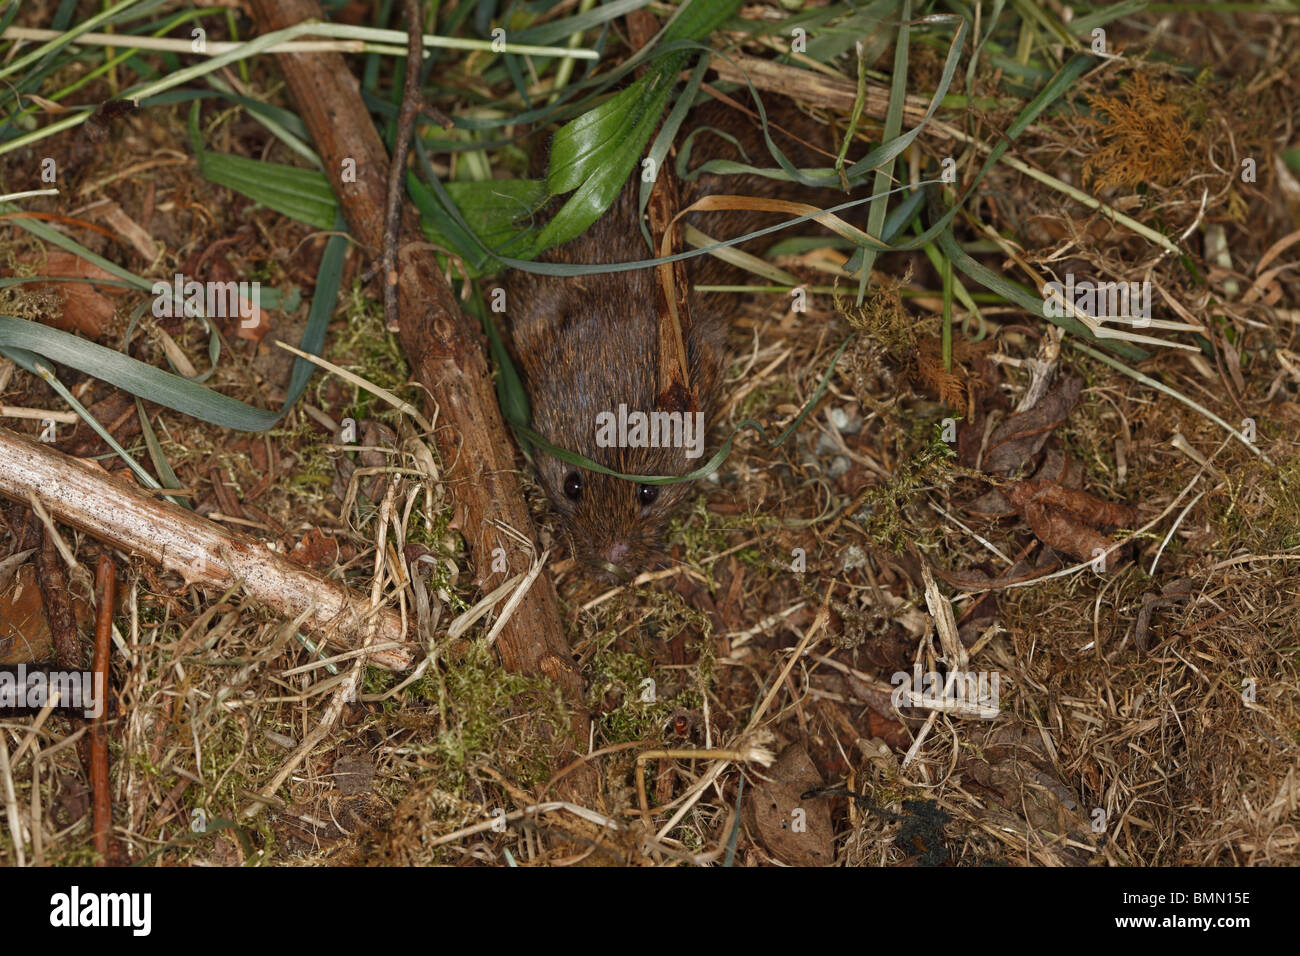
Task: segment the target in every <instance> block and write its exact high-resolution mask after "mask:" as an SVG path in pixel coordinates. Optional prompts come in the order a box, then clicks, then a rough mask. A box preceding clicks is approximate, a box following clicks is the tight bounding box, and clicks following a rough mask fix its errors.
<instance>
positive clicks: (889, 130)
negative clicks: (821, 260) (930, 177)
mask: <svg viewBox="0 0 1300 956" xmlns="http://www.w3.org/2000/svg"><path fill="white" fill-rule="evenodd" d="M902 16H903V21H902V23H900V24H899V25H898V40H897V42H896V44H895V46H894V75H893V77H892V78H891V79H890V82H889V106H888V108H887V109H886V111H885V126H884V129H883V131H882V132H881V134H880V140H881V144H882V145H883V144H885V143H888V142H890V141H891V140H895V139H898V138H899V135H900V134H901V133H902V131H903V104H904V102H905V100H906V97H907V45H908V42H909V38H910V36H911V34H910V32H909V24H908V21H910V20H911V19H912V0H903V14H902ZM893 179H894V157H892V156H891V157H889V158H888V159H886V160H885V161H884V162H883V163H881V164H880V166H879V167H878V168H877V169H876V183H875V186H874V188H873V189H872V192H874V193H875V194H876V198H875V199H873V200H872V202H871V208H870V210H869V211H868V213H867V232H869V233H871V234H872V235H873V236H878V235H880V232H881V227H882V226H884V224H885V213H886V212H887V211H888V209H887V206H888V200H887V199H886V198H885V197H884V196H883V195H881V193H883V192H884V191H885V190H886V189H888V188H889V185H890V183H891V182H893ZM875 261H876V250H874V249H866V248H864V249H863V250H862V256H861V270H862V271H861V273H860V278H859V279H858V305H862V300H863V299H864V298H865V297H866V294H867V283H868V282H869V281H870V279H871V267H872V265H874V264H875Z"/></svg>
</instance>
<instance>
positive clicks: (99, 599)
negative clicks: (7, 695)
mask: <svg viewBox="0 0 1300 956" xmlns="http://www.w3.org/2000/svg"><path fill="white" fill-rule="evenodd" d="M95 594H96V596H95V657H94V665H93V667H94V685H93V686H94V688H95V694H96V703H97V704H98V706H99V713H98V714H96V715H95V717H94V718H92V722H91V725H90V792H91V795H92V800H93V807H94V818H93V819H94V833H95V852H96V853H97V854H98V855H99V865H100V866H104V865H106V864H107V863H108V845H109V836H110V835H111V832H112V829H113V801H112V793H111V791H110V790H109V786H108V662H109V654H110V652H111V650H112V636H113V605H114V603H115V602H116V599H117V578H116V576H115V575H114V573H113V558H112V556H111V555H109V554H108V552H107V551H105V552H104V553H103V554H101V555H100V556H99V564H98V565H97V566H96V567H95Z"/></svg>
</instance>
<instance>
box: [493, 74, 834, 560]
mask: <svg viewBox="0 0 1300 956" xmlns="http://www.w3.org/2000/svg"><path fill="white" fill-rule="evenodd" d="M764 105H765V107H766V109H767V114H768V119H769V123H773V122H775V123H776V124H778V125H780V126H781V127H784V128H785V129H787V130H790V131H791V132H793V133H794V134H795V137H798V138H791V137H790V136H783V135H781V134H779V133H777V132H773V139H774V140H775V141H776V142H777V144H778V145H779V146H780V147H781V149H782V151H783V152H785V154H786V155H787V156H789V157H790V159H791V160H792V161H793V162H794V163H795V165H796V166H801V167H807V166H821V167H825V166H828V165H830V160H829V159H828V158H827V156H826V155H824V154H818V153H815V152H814V151H812V150H810V149H808V148H807V147H806V146H804V145H803V144H802V143H800V142H799V139H802V140H804V141H806V142H807V143H811V144H814V145H816V146H819V147H821V148H822V149H830V150H832V151H833V149H834V144H832V143H830V142H829V141H828V138H829V132H828V130H826V129H825V128H824V127H823V126H821V125H820V124H818V123H816V122H815V121H813V120H811V119H810V118H808V117H806V116H804V115H803V114H802V113H800V112H799V111H798V110H797V109H796V108H795V107H794V106H793V104H792V103H790V102H789V101H786V100H783V99H781V98H780V97H775V96H767V97H765V98H764ZM700 126H711V127H715V128H719V129H723V130H725V131H726V132H727V133H728V134H730V135H731V136H733V137H735V138H736V140H737V141H738V142H739V143H740V145H741V146H742V147H743V148H744V151H745V154H746V155H747V157H748V159H747V160H746V155H742V154H741V153H740V152H739V150H737V148H736V146H735V145H733V144H732V143H730V142H728V141H727V140H726V139H725V138H724V137H722V136H719V135H717V134H715V133H712V132H708V131H704V132H701V133H699V134H698V135H697V136H696V137H695V139H694V143H693V147H692V150H691V156H690V165H691V168H695V167H698V166H699V165H701V164H702V163H703V162H705V161H706V160H708V159H713V158H726V159H735V160H738V161H741V162H745V161H748V162H749V163H750V164H751V165H754V166H760V167H764V166H774V165H775V163H774V162H773V161H772V159H771V156H770V154H769V152H768V150H767V148H766V145H765V144H764V142H763V137H762V130H761V128H760V125H759V123H758V120H757V119H754V118H752V117H749V116H747V115H746V114H744V113H742V112H740V111H739V110H736V109H734V108H731V107H728V106H725V105H723V104H720V103H716V102H712V103H709V104H706V105H702V106H700V107H698V108H696V109H695V110H694V111H693V112H692V114H691V115H690V116H688V118H687V122H686V124H685V126H684V131H685V130H689V129H693V128H696V127H700ZM677 141H678V143H680V142H681V141H682V136H681V135H679V137H678V140H677ZM638 168H639V167H638ZM639 185H640V177H639V176H637V175H633V176H632V177H631V178H630V180H629V182H628V184H627V185H626V186H625V187H624V189H623V191H622V192H621V193H620V195H619V197H618V199H617V200H616V201H615V203H614V205H613V206H611V207H610V209H609V210H608V211H607V212H606V213H605V215H604V216H603V217H601V219H600V220H598V221H597V222H596V223H595V224H594V225H593V226H592V227H591V228H590V229H588V230H587V232H586V233H584V234H583V235H582V236H580V237H578V238H577V239H574V240H573V241H572V242H569V243H566V244H565V245H563V246H560V247H557V248H556V249H554V250H552V251H551V252H550V253H548V254H547V255H546V256H544V257H543V258H544V259H545V261H549V262H567V263H612V262H630V261H638V260H645V259H649V258H652V255H651V254H650V252H649V249H648V248H647V245H646V242H645V239H644V237H643V235H642V233H641V229H640V227H639V225H638V223H637V197H638V190H639ZM811 192H812V191H810V190H806V189H801V188H800V187H792V186H790V185H789V184H781V183H778V182H776V181H774V180H771V179H766V178H764V177H758V176H707V175H705V176H701V177H699V179H698V180H697V181H695V182H685V183H681V184H680V190H679V193H680V196H679V208H681V209H684V208H686V207H687V206H688V205H690V204H691V203H693V202H694V201H696V200H697V199H699V198H700V197H702V196H705V195H710V194H717V193H727V194H737V195H748V196H757V197H774V196H775V197H779V198H806V199H807V200H808V201H810V202H814V203H818V204H820V205H822V206H825V205H829V204H831V203H833V202H835V201H837V199H838V201H843V200H844V199H845V198H847V197H845V196H843V194H839V195H838V196H837V195H836V194H835V193H832V192H830V191H827V190H821V191H817V193H816V194H815V195H809V194H810V193H811ZM785 218H789V217H788V216H786V217H785ZM781 219H782V216H781V214H775V213H743V212H725V213H723V212H714V213H692V214H690V215H689V216H688V217H687V221H689V222H691V223H692V224H693V225H695V226H697V228H699V229H701V230H703V231H704V232H705V233H707V234H708V235H710V236H713V237H714V238H716V239H718V240H723V239H729V238H732V237H734V236H737V235H743V234H744V233H746V232H752V231H754V230H755V229H758V228H761V227H763V226H768V225H773V224H775V223H777V222H780V221H781ZM775 238H776V237H762V238H760V239H757V240H754V241H752V242H751V243H748V244H746V246H745V247H744V248H745V249H746V251H749V252H754V253H760V252H762V250H763V249H764V248H766V246H768V245H770V244H771V242H773V241H774V239H775ZM739 275H740V274H739V273H738V272H737V271H736V270H733V269H730V268H729V267H727V266H726V265H724V264H722V263H720V262H719V261H718V260H716V259H714V258H713V257H712V256H703V257H698V258H694V259H691V260H688V276H689V280H690V283H691V284H692V285H697V284H699V285H712V284H720V283H723V282H725V281H728V280H730V281H733V282H734V281H737V279H738V278H739ZM658 281H659V280H658V278H657V276H656V273H655V270H654V269H638V270H634V271H628V272H613V273H601V274H596V275H587V276H579V277H574V278H563V277H551V276H538V275H533V274H530V273H526V272H522V271H518V270H516V271H513V272H512V273H511V274H510V275H509V276H508V277H507V280H506V310H507V316H508V320H509V328H510V336H511V345H512V351H513V353H514V354H515V357H516V362H517V364H518V368H519V371H520V374H521V376H522V377H523V380H524V385H525V387H526V388H527V391H528V396H529V400H530V402H531V404H532V413H533V429H534V430H535V431H537V432H538V433H539V434H540V435H542V436H543V437H544V438H546V439H547V440H548V441H550V442H552V443H553V444H555V445H558V446H559V447H561V448H567V449H569V450H571V451H576V452H579V453H581V454H583V455H585V456H587V457H588V458H590V459H592V460H593V461H597V462H599V463H601V464H602V465H605V466H606V467H609V468H612V469H614V470H616V471H619V472H622V473H624V474H639V475H669V474H676V475H680V474H685V473H686V472H687V471H690V470H693V469H695V468H698V467H699V466H700V465H701V464H703V462H704V461H705V460H706V459H705V458H687V457H686V454H685V451H684V450H683V449H681V448H619V447H614V448H602V447H598V446H597V443H596V422H597V415H598V414H599V413H601V412H610V413H617V410H618V408H619V405H620V404H622V405H626V406H627V408H628V409H629V410H640V411H644V412H651V411H654V410H655V402H656V396H657V394H658V390H657V383H658V368H659V364H658V363H659V314H658V310H657V306H656V284H657V282H658ZM740 281H744V280H743V279H740ZM737 301H738V300H737V298H736V297H735V296H726V295H722V294H715V295H700V294H693V296H692V300H691V317H692V321H691V323H690V326H689V329H688V330H687V339H688V340H687V342H686V348H687V358H688V363H689V370H688V371H689V377H690V385H691V387H692V388H693V389H694V390H695V392H696V398H697V401H698V404H699V408H700V410H701V411H702V412H703V414H704V421H705V422H706V423H712V422H713V418H714V416H715V415H716V413H717V412H718V404H719V397H720V396H719V394H718V392H719V386H720V385H721V382H722V373H723V369H724V364H723V363H724V359H725V341H726V328H727V323H728V321H729V309H731V308H734V306H735V303H736V302H737ZM706 447H708V451H709V453H711V452H712V450H713V448H712V447H709V446H706ZM534 460H535V461H536V464H537V467H538V471H539V476H540V478H541V482H542V485H543V486H544V487H545V489H546V492H547V494H548V495H549V497H550V499H551V501H552V502H553V503H554V505H555V507H556V508H557V509H558V510H559V511H560V513H561V514H562V515H563V517H564V519H565V524H566V526H567V528H568V530H569V531H570V532H571V537H572V541H573V544H574V546H575V549H576V553H577V555H578V556H579V557H581V558H583V559H585V560H587V561H588V562H591V563H592V564H594V565H595V566H597V567H599V568H601V569H603V570H604V571H606V572H611V571H613V572H615V573H622V574H630V573H634V572H636V571H639V570H641V569H643V568H644V567H645V566H646V565H647V564H648V563H650V562H652V561H653V560H654V559H655V558H656V557H658V556H659V555H660V554H661V538H662V534H663V530H664V525H665V523H666V520H667V518H668V516H669V515H670V514H671V513H672V511H673V509H674V508H675V507H676V506H677V505H678V504H680V503H681V501H682V500H683V499H684V498H685V497H686V496H687V495H688V494H689V493H690V484H689V483H687V482H681V483H676V484H671V485H660V486H657V489H656V491H654V492H647V491H645V490H644V489H645V487H646V486H638V485H636V484H634V483H632V482H629V481H624V480H622V479H618V478H611V477H607V476H605V475H600V474H596V473H594V472H589V471H587V470H585V469H579V468H576V467H575V466H572V465H568V464H566V463H564V462H562V461H560V460H559V459H557V458H554V457H552V456H550V455H548V454H545V453H543V452H536V453H535V458H534ZM574 473H576V478H577V481H576V484H577V485H578V486H580V487H579V488H578V492H577V494H576V496H574V495H572V494H566V478H568V479H569V491H570V492H572V491H573V490H574V485H575V481H574V479H573V477H570V476H572V475H573V474H574ZM649 497H653V500H651V501H649V503H646V499H647V498H649Z"/></svg>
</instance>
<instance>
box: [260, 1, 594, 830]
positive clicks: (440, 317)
mask: <svg viewBox="0 0 1300 956" xmlns="http://www.w3.org/2000/svg"><path fill="white" fill-rule="evenodd" d="M251 6H252V9H253V13H254V15H255V16H256V18H257V21H258V23H259V26H260V27H261V28H262V29H264V30H274V29H280V28H282V27H287V26H290V25H292V24H295V23H301V22H303V21H306V20H310V19H312V18H319V17H320V15H321V11H320V7H319V6H318V5H317V4H316V3H314V2H312V0H252V4H251ZM277 62H278V63H279V65H280V68H281V69H282V70H283V72H284V75H285V79H286V81H287V83H288V87H289V91H290V93H291V94H292V96H293V99H294V102H295V103H296V105H297V107H298V110H299V114H300V115H301V117H302V120H303V122H304V123H305V124H306V126H307V129H308V131H309V132H310V133H311V136H312V139H313V140H314V142H315V145H316V147H317V150H318V151H319V153H320V156H321V158H322V160H324V165H325V169H326V170H327V172H328V174H329V176H330V177H331V180H332V185H333V186H334V190H335V193H336V195H338V197H339V201H340V203H341V204H342V207H343V212H344V214H345V215H346V217H347V220H348V225H349V228H350V231H351V233H352V235H353V236H354V237H356V239H357V241H358V242H360V243H361V244H362V245H363V246H365V247H368V248H370V249H372V250H375V249H379V248H380V247H381V246H382V243H383V200H384V196H385V193H386V186H385V182H384V178H383V170H386V169H387V168H388V157H387V155H386V153H385V151H384V146H383V143H382V142H381V141H380V139H379V134H378V133H377V132H376V130H375V125H374V122H373V121H372V120H371V118H370V114H369V112H368V111H367V109H366V107H365V104H364V103H363V102H362V100H361V96H360V93H359V92H358V89H357V81H356V79H355V78H354V77H353V76H352V75H351V73H350V72H349V71H348V68H347V65H346V62H345V61H344V59H343V58H342V56H340V55H339V54H337V53H281V54H277ZM349 157H350V158H352V159H354V160H355V161H356V171H357V176H356V182H348V183H344V182H343V181H342V170H343V160H344V159H345V158H349ZM403 212H404V218H403V227H402V236H403V240H402V247H401V248H402V252H401V255H400V256H399V259H400V261H401V268H400V269H399V270H398V289H399V292H400V295H401V303H402V321H401V327H400V329H399V330H398V334H399V335H400V337H401V343H402V348H403V350H404V351H405V353H406V356H407V358H408V359H409V361H410V363H411V368H412V373H413V375H414V377H415V378H416V380H417V381H419V382H420V383H421V384H422V385H423V386H424V387H425V388H426V389H428V391H429V394H430V395H431V397H432V400H433V402H435V403H436V405H437V414H438V422H439V427H438V428H437V429H436V430H435V432H434V436H433V437H434V439H435V441H436V442H437V444H438V450H439V453H440V454H441V456H442V459H443V461H444V462H446V463H447V468H448V471H447V474H446V480H447V487H448V491H449V492H450V494H451V498H452V504H453V508H454V521H453V524H452V527H454V528H456V529H457V530H458V531H460V532H461V534H463V535H464V536H465V539H466V542H467V543H468V545H469V551H470V555H471V557H472V559H473V561H474V564H475V567H476V570H477V577H476V579H475V583H476V584H478V585H479V586H480V587H481V588H482V589H484V590H485V591H487V590H491V589H492V588H494V587H496V586H498V585H500V584H501V583H503V582H504V581H506V580H509V579H510V577H511V576H513V575H516V574H518V573H520V572H521V571H522V570H524V569H527V568H529V567H530V566H531V565H532V563H533V562H534V561H535V559H536V556H537V553H538V552H537V546H536V529H535V527H534V525H533V520H532V516H531V515H530V514H529V511H528V507H527V505H526V503H525V502H524V498H523V491H522V489H521V487H520V484H519V479H518V475H517V465H516V462H515V452H514V446H513V444H512V443H511V440H510V436H509V435H508V433H507V432H506V428H505V423H504V421H503V420H502V418H501V412H500V410H499V408H498V406H497V400H496V390H495V386H494V384H493V381H492V375H491V372H490V371H489V368H488V362H487V352H486V347H485V342H484V338H483V333H482V331H481V329H480V328H479V326H478V323H476V322H474V321H472V320H471V319H470V318H468V317H467V316H466V315H465V314H464V313H463V312H461V310H460V306H459V304H458V303H457V302H456V299H455V296H454V295H453V293H452V290H451V287H450V285H449V284H448V283H447V280H446V279H444V277H443V275H442V272H441V270H440V269H439V266H438V261H437V259H436V258H435V257H434V255H433V252H432V250H431V249H430V248H429V247H428V245H427V244H426V243H425V242H424V240H423V237H422V235H421V232H420V228H419V221H418V219H417V217H416V214H415V211H414V209H412V208H411V207H410V205H409V204H404V206H403ZM496 549H500V551H499V552H498V557H501V556H504V558H505V561H504V562H503V564H504V568H505V570H495V571H494V570H493V568H494V566H496V567H500V566H501V563H494V560H493V552H494V551H496ZM496 647H497V649H498V651H499V652H500V654H501V661H502V663H503V664H504V665H505V667H506V669H507V670H510V671H514V672H516V673H523V674H529V675H534V676H543V677H546V678H548V679H549V680H551V681H552V682H554V683H555V684H556V686H557V687H558V688H559V689H560V691H561V693H562V694H563V696H564V698H565V700H566V702H567V703H568V705H569V707H570V708H571V709H572V712H573V720H572V723H571V726H570V732H571V738H572V739H571V741H570V743H569V744H568V745H567V746H561V747H560V749H561V750H562V751H563V753H564V755H565V756H567V755H568V754H570V753H572V752H573V749H576V748H577V747H580V746H585V744H586V741H587V735H588V727H589V725H588V720H587V713H586V706H585V704H584V701H583V686H582V676H581V674H580V673H579V672H578V669H577V667H576V666H575V665H574V663H573V657H572V653H571V652H570V650H569V647H568V643H567V642H566V641H565V638H564V633H563V630H562V628H561V626H560V618H559V613H558V611H557V609H556V601H555V587H554V585H553V584H552V582H551V579H550V578H549V576H547V575H545V574H542V575H539V576H537V578H536V579H535V580H534V581H533V583H532V585H531V586H530V588H529V590H528V593H527V594H526V595H525V596H524V599H523V600H522V601H521V602H520V603H519V605H518V606H517V607H516V608H515V611H514V614H513V615H512V616H511V617H510V619H509V620H508V621H507V622H506V624H505V626H504V627H503V628H502V629H501V631H500V633H499V635H498V638H497V643H496ZM559 755H560V754H559V753H557V756H559ZM579 777H580V778H581V779H577V778H579ZM566 783H568V784H569V785H570V786H569V787H568V788H567V789H569V790H570V792H572V793H573V794H574V796H575V799H577V800H579V801H580V802H583V803H587V804H590V803H592V802H594V801H595V781H594V775H589V774H587V773H585V772H582V773H580V774H577V775H575V779H573V780H571V781H566Z"/></svg>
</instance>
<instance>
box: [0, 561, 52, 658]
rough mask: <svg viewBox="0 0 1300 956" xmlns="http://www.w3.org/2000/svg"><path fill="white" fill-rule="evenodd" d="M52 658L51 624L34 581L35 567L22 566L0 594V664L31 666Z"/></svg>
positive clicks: (29, 565)
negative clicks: (8, 585)
mask: <svg viewBox="0 0 1300 956" xmlns="http://www.w3.org/2000/svg"><path fill="white" fill-rule="evenodd" d="M53 657H54V645H53V643H52V642H51V640H50V622H49V620H48V619H47V618H46V616H45V602H44V601H43V600H42V599H41V588H40V585H39V584H37V582H36V566H35V565H32V564H25V565H23V566H22V567H20V568H19V569H18V570H17V572H16V573H15V574H14V582H13V585H12V586H10V587H9V588H7V589H6V590H5V592H4V593H3V594H0V665H5V666H13V665H16V664H31V663H34V662H36V661H48V660H50V659H51V658H53Z"/></svg>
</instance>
